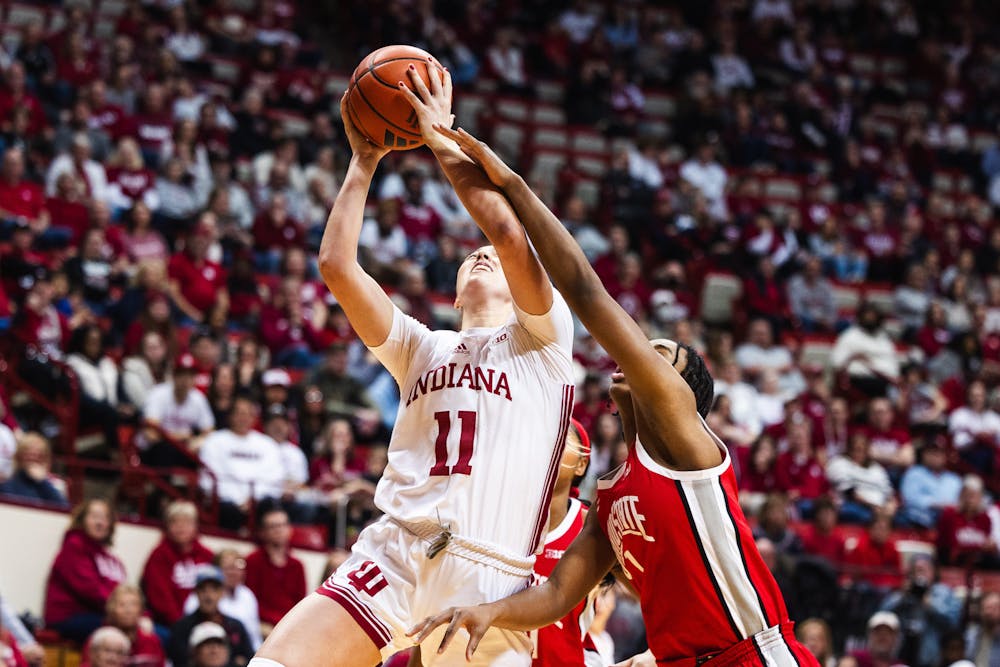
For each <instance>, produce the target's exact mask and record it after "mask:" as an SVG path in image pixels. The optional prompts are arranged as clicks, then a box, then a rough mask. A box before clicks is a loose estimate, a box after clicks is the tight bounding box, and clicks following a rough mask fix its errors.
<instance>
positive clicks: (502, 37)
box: [486, 29, 532, 95]
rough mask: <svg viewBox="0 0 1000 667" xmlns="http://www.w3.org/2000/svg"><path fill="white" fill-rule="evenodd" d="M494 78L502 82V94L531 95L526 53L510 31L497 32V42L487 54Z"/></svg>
mask: <svg viewBox="0 0 1000 667" xmlns="http://www.w3.org/2000/svg"><path fill="white" fill-rule="evenodd" d="M486 59H487V61H488V62H489V64H490V69H491V70H492V71H493V74H494V76H496V77H497V78H498V79H499V80H500V92H507V93H514V94H518V95H520V94H530V93H531V91H532V87H531V84H530V83H529V82H528V73H527V72H526V71H525V69H524V53H523V52H522V51H521V47H520V46H519V45H518V44H517V42H516V41H515V39H514V32H513V31H512V30H510V29H503V30H498V31H497V37H496V41H495V42H494V43H493V46H491V47H490V48H489V50H488V51H487V52H486Z"/></svg>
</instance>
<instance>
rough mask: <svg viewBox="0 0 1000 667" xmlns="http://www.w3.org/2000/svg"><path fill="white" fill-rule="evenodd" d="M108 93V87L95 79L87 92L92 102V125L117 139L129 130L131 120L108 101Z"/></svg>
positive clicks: (119, 108) (118, 107)
mask: <svg viewBox="0 0 1000 667" xmlns="http://www.w3.org/2000/svg"><path fill="white" fill-rule="evenodd" d="M107 92H108V88H107V85H105V83H104V81H103V80H101V79H95V80H94V81H93V82H92V83H91V84H90V87H89V88H88V89H87V90H86V91H85V94H86V95H87V97H88V100H89V101H90V109H91V116H90V124H91V126H92V127H95V128H98V129H101V130H104V131H105V132H107V133H108V134H109V135H110V136H111V137H112V138H115V139H117V138H118V137H120V136H121V135H122V134H123V132H124V131H125V130H128V129H129V128H128V125H129V121H130V119H129V118H128V114H126V113H125V110H124V109H122V108H121V107H120V106H118V105H116V104H111V103H110V102H109V101H108V98H107Z"/></svg>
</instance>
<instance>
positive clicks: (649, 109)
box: [643, 93, 677, 118]
mask: <svg viewBox="0 0 1000 667" xmlns="http://www.w3.org/2000/svg"><path fill="white" fill-rule="evenodd" d="M643 111H644V112H645V113H647V114H648V115H650V116H654V117H657V118H673V117H674V114H675V113H676V112H677V101H676V100H675V99H674V97H673V96H672V95H667V94H665V93H651V94H649V95H647V96H646V106H645V107H643Z"/></svg>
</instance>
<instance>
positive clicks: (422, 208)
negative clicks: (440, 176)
mask: <svg viewBox="0 0 1000 667" xmlns="http://www.w3.org/2000/svg"><path fill="white" fill-rule="evenodd" d="M402 177H403V186H404V187H405V191H404V193H403V196H402V197H401V198H400V206H399V226H400V227H401V228H402V229H403V232H404V233H405V234H406V238H407V239H408V240H409V241H410V243H411V246H410V247H411V250H412V252H413V254H414V256H415V259H417V261H420V259H421V258H424V259H430V258H431V257H433V256H434V253H435V252H436V248H437V237H438V236H440V235H441V232H442V229H443V226H444V221H443V220H441V217H440V216H439V215H438V214H437V212H436V211H435V210H434V208H433V207H432V206H431V205H430V204H428V203H427V202H426V201H424V180H425V179H426V176H425V175H424V173H423V172H422V171H420V170H419V169H410V170H408V171H406V172H405V173H403V174H402ZM420 263H421V264H423V263H425V262H423V261H420Z"/></svg>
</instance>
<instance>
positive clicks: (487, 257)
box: [455, 245, 510, 306]
mask: <svg viewBox="0 0 1000 667" xmlns="http://www.w3.org/2000/svg"><path fill="white" fill-rule="evenodd" d="M473 289H474V290H475V291H476V292H479V293H480V294H483V295H488V296H500V297H507V298H509V297H510V287H509V286H508V285H507V276H505V275H504V272H503V267H502V266H501V265H500V258H499V257H498V256H497V253H496V250H495V249H494V248H493V246H491V245H487V246H483V247H482V248H478V249H477V250H476V251H474V252H472V253H470V254H469V255H468V256H467V257H466V258H465V260H464V261H463V262H462V265H461V266H460V267H459V268H458V280H457V281H456V285H455V291H456V293H457V294H458V299H457V300H456V304H457V305H458V306H462V305H464V303H463V302H464V301H465V300H466V298H467V296H471V292H472V290H473Z"/></svg>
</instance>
